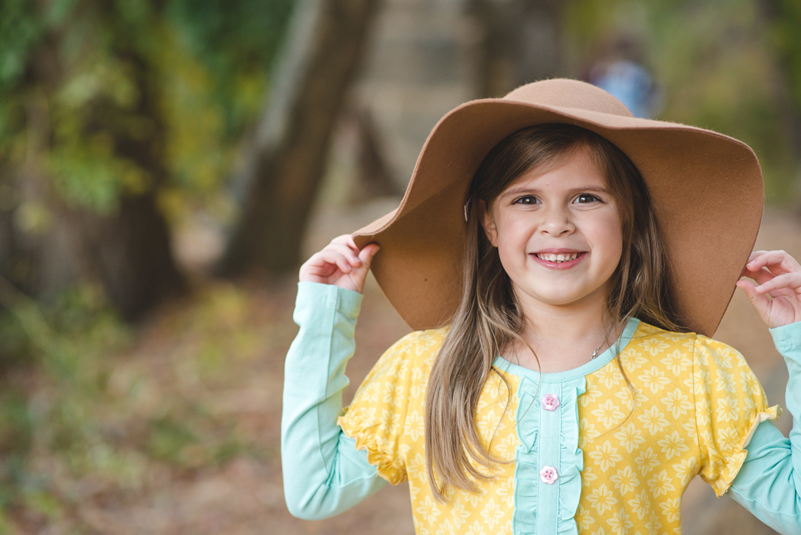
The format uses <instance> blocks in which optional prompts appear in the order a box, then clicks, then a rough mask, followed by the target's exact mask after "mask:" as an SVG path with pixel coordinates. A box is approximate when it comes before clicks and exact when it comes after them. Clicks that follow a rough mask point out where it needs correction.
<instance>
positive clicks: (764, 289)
mask: <svg viewBox="0 0 801 535" xmlns="http://www.w3.org/2000/svg"><path fill="white" fill-rule="evenodd" d="M785 289H787V290H793V291H798V290H801V273H783V274H782V275H777V276H775V277H773V278H772V279H770V280H768V281H766V282H764V283H760V284H759V286H756V287H755V288H754V291H755V292H756V293H759V294H766V293H769V292H772V291H776V290H785Z"/></svg>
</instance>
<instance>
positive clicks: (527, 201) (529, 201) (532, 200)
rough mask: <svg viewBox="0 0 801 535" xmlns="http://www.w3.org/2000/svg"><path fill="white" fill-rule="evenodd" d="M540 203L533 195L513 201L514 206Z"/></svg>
mask: <svg viewBox="0 0 801 535" xmlns="http://www.w3.org/2000/svg"><path fill="white" fill-rule="evenodd" d="M539 202H540V201H539V199H537V198H536V197H534V196H533V195H523V196H522V197H518V198H517V199H515V200H514V201H512V204H538V203H539Z"/></svg>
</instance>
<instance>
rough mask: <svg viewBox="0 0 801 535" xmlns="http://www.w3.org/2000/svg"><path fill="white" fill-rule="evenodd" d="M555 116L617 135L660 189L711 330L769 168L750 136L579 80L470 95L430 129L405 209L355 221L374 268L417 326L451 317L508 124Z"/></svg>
mask: <svg viewBox="0 0 801 535" xmlns="http://www.w3.org/2000/svg"><path fill="white" fill-rule="evenodd" d="M545 123H567V124H573V125H577V126H581V127H583V128H586V129H588V130H591V131H593V132H596V133H597V134H600V135H601V136H603V137H605V138H606V139H608V140H609V141H611V142H612V143H614V144H615V145H616V146H617V147H619V148H620V149H621V150H622V151H623V152H624V153H626V155H627V156H628V157H629V158H630V159H631V160H632V162H634V164H635V165H636V166H637V168H638V169H639V171H640V173H641V174H642V176H643V178H644V179H645V182H646V184H647V185H648V189H649V192H650V194H651V197H652V202H653V206H654V210H655V213H656V215H657V219H658V221H659V224H660V227H661V230H662V233H663V235H664V237H665V241H666V246H667V254H668V257H669V260H670V263H671V272H672V275H673V276H672V280H671V285H672V288H671V291H672V294H673V296H674V299H675V301H676V306H677V309H678V310H677V312H678V313H679V315H680V317H681V319H682V322H683V323H684V324H685V325H686V326H687V327H688V328H689V330H691V331H695V332H698V333H701V334H704V335H707V336H711V335H712V334H713V333H714V332H715V330H716V329H717V326H718V324H719V323H720V320H721V318H722V317H723V314H724V312H725V311H726V307H727V306H728V303H729V301H730V300H731V297H732V295H733V293H734V289H735V283H736V282H737V280H738V279H739V277H740V275H741V273H742V270H743V267H744V265H745V263H746V261H747V259H748V256H749V254H750V252H751V250H752V247H753V245H754V241H755V240H756V235H757V232H758V230H759V224H760V221H761V217H762V206H763V200H764V195H763V186H762V172H761V170H760V167H759V162H758V160H757V158H756V155H755V154H754V152H753V151H752V150H751V148H750V147H748V145H746V144H745V143H742V142H741V141H738V140H736V139H733V138H730V137H728V136H724V135H722V134H719V133H716V132H712V131H709V130H704V129H701V128H695V127H692V126H687V125H682V124H677V123H670V122H665V121H655V120H649V119H639V118H635V117H633V116H632V115H631V112H629V110H628V109H627V108H626V107H625V106H624V105H623V104H622V103H621V102H620V101H618V100H617V99H615V98H614V97H613V96H611V95H610V94H609V93H607V92H605V91H603V90H602V89H599V88H597V87H595V86H592V85H590V84H586V83H584V82H579V81H575V80H547V81H541V82H534V83H531V84H528V85H525V86H522V87H520V88H518V89H516V90H514V91H512V92H511V93H509V94H508V95H507V96H505V97H504V98H497V99H480V100H474V101H471V102H467V103H465V104H462V105H461V106H459V107H457V108H455V109H454V110H452V111H451V112H449V113H448V114H447V115H445V117H443V118H442V119H441V120H440V121H439V123H437V125H436V126H435V127H434V129H433V130H432V131H431V134H429V136H428V139H427V140H426V142H425V145H424V146H423V149H422V151H421V153H420V156H419V158H418V160H417V164H416V165H415V168H414V172H413V174H412V178H411V181H410V182H409V185H408V187H407V189H406V194H405V195H404V197H403V200H402V201H401V203H400V205H399V206H398V208H397V209H395V210H393V211H392V212H390V213H389V214H387V215H385V216H384V217H382V218H380V219H378V220H376V221H374V222H372V223H371V224H369V225H367V226H366V227H364V228H362V229H360V230H358V231H357V232H355V233H354V235H353V236H354V239H355V241H356V244H357V245H358V246H359V247H363V246H364V245H367V244H368V243H373V242H375V243H378V244H379V245H380V246H381V250H380V252H379V253H378V254H377V255H376V257H375V258H374V259H373V263H372V271H373V274H374V276H375V278H376V280H377V281H378V284H379V285H380V287H381V289H382V290H383V292H384V293H385V295H386V296H387V298H388V300H389V301H390V303H391V304H392V305H393V307H394V308H395V309H396V310H397V311H398V313H399V314H400V316H401V318H403V320H404V321H405V322H406V323H407V324H408V325H409V326H410V327H411V328H412V329H415V330H421V329H430V328H436V327H441V326H444V325H448V324H449V323H450V322H451V319H452V317H453V314H454V313H455V311H456V309H457V307H458V305H459V299H460V294H461V283H462V266H461V261H462V258H463V251H464V243H465V238H466V234H465V230H466V228H465V221H464V215H463V213H464V212H463V210H464V202H465V198H466V195H467V192H468V188H469V185H470V181H471V179H472V177H473V175H474V174H475V172H476V170H477V169H478V166H479V164H480V163H481V161H482V160H483V159H484V157H485V156H486V155H487V153H488V152H489V151H490V149H492V147H494V146H495V145H496V144H497V143H498V142H500V141H501V140H502V139H504V138H505V137H506V136H508V135H510V134H512V133H514V132H516V131H517V130H520V129H521V128H525V127H528V126H534V125H538V124H545Z"/></svg>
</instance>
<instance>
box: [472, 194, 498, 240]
mask: <svg viewBox="0 0 801 535" xmlns="http://www.w3.org/2000/svg"><path fill="white" fill-rule="evenodd" d="M476 208H478V220H479V221H481V226H482V227H484V234H486V235H487V239H488V240H489V241H490V243H491V244H492V246H493V247H497V246H498V227H497V226H496V225H495V219H494V218H493V217H492V213H491V212H490V210H489V208H487V204H486V203H485V202H484V201H478V203H477V206H476Z"/></svg>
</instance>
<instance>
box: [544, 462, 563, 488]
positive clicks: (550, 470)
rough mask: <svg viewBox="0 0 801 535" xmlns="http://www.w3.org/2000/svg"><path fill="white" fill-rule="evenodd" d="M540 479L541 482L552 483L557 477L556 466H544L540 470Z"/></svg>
mask: <svg viewBox="0 0 801 535" xmlns="http://www.w3.org/2000/svg"><path fill="white" fill-rule="evenodd" d="M540 479H542V482H543V483H547V484H549V485H553V482H554V481H556V480H557V479H559V474H557V473H556V468H554V467H553V466H545V467H543V469H542V470H540Z"/></svg>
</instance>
